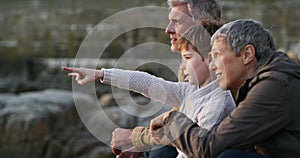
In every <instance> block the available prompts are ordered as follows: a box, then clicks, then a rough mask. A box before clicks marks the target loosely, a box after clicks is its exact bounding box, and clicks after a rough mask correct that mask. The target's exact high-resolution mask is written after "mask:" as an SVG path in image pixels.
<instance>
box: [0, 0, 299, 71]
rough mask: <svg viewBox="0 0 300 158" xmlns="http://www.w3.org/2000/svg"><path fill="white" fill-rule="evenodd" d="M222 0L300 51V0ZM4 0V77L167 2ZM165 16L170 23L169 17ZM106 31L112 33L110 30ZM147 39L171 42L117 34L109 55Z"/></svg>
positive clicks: (229, 16)
mask: <svg viewBox="0 0 300 158" xmlns="http://www.w3.org/2000/svg"><path fill="white" fill-rule="evenodd" d="M219 2H220V4H221V7H222V13H223V14H222V18H223V19H224V20H225V21H231V20H235V19H238V18H252V19H256V20H258V21H261V22H262V23H263V24H264V25H265V27H266V28H268V29H270V30H271V32H272V33H273V35H274V38H275V41H276V45H277V47H278V48H280V49H283V50H285V51H288V52H289V53H290V54H291V55H296V53H298V52H299V51H300V49H299V45H300V42H299V41H300V21H299V19H300V9H299V8H300V1H299V0H243V1H241V0H219ZM0 3H1V5H0V30H4V31H0V54H1V57H0V62H1V63H3V65H4V66H2V67H1V68H0V77H3V76H7V75H8V74H9V73H11V72H18V71H20V70H21V69H22V68H23V67H21V68H20V66H19V65H20V62H21V63H24V62H22V60H24V59H27V58H31V57H44V58H74V57H75V56H76V53H77V50H78V48H79V46H80V44H81V43H82V41H83V39H84V38H85V37H86V35H87V34H88V32H89V31H90V30H91V29H92V28H93V27H95V26H96V25H97V24H98V23H99V22H101V21H102V20H103V19H105V18H107V17H109V16H111V15H114V14H115V13H118V12H119V11H122V10H124V9H129V8H133V7H138V6H144V5H157V6H166V0H153V1H147V0H122V1H119V0H111V1H106V0H85V1H83V0H64V1H61V0H26V1H24V0H13V1H11V0H0ZM162 16H165V18H166V23H165V25H166V24H167V15H162ZM104 27H106V28H103V30H104V31H105V30H112V29H114V28H118V26H115V25H112V24H108V25H105V26H104ZM105 35H107V36H109V32H106V34H105ZM145 42H159V43H165V44H169V37H168V36H167V35H165V33H164V30H158V29H151V28H150V29H149V28H148V29H138V30H132V31H129V32H128V33H125V34H123V35H122V36H120V37H117V38H116V39H115V40H114V41H113V42H112V43H111V44H110V47H109V48H107V50H106V52H108V53H107V54H105V55H106V56H105V57H118V56H120V55H121V54H122V52H124V51H126V50H127V49H129V48H131V47H133V46H135V45H137V44H142V43H145ZM298 54H300V53H298ZM299 57H300V56H299ZM299 59H300V58H299ZM25 63H26V62H25Z"/></svg>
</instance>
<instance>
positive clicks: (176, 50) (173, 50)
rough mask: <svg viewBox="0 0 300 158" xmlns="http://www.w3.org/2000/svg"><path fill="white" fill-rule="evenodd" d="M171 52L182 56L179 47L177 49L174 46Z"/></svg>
mask: <svg viewBox="0 0 300 158" xmlns="http://www.w3.org/2000/svg"><path fill="white" fill-rule="evenodd" d="M171 52H173V53H178V54H180V52H179V51H178V49H177V46H176V47H175V46H173V45H172V46H171Z"/></svg>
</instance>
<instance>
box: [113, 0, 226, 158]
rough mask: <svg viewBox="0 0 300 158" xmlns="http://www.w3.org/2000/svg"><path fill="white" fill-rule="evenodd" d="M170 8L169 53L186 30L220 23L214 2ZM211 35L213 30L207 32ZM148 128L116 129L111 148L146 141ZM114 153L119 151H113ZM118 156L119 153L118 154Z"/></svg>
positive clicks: (165, 153) (182, 0) (171, 0)
mask: <svg viewBox="0 0 300 158" xmlns="http://www.w3.org/2000/svg"><path fill="white" fill-rule="evenodd" d="M168 5H169V8H170V12H169V24H168V26H167V28H166V30H165V31H166V33H167V34H168V35H169V36H170V39H171V51H172V52H178V50H177V40H178V39H179V38H180V37H181V34H182V33H184V32H185V31H186V30H187V29H188V28H190V27H191V26H193V25H195V24H196V23H197V22H201V21H207V20H209V21H220V17H221V10H220V7H219V5H218V4H217V2H216V1H215V0H168ZM208 31H209V32H210V33H211V34H212V33H213V32H214V31H215V30H208ZM149 137H150V135H149V128H135V129H133V130H132V129H122V128H117V129H116V130H115V131H114V132H113V137H112V147H116V148H119V147H120V146H128V144H132V142H140V141H143V139H148V138H149ZM114 150H115V151H119V150H117V149H114ZM118 154H119V153H118ZM134 155H139V154H138V153H130V152H122V153H120V155H119V157H134ZM176 155H177V151H176V149H175V148H172V147H168V146H166V147H162V148H159V149H156V150H153V151H152V152H151V154H150V156H149V157H150V158H151V157H152V158H154V157H165V158H168V157H170V158H172V157H176Z"/></svg>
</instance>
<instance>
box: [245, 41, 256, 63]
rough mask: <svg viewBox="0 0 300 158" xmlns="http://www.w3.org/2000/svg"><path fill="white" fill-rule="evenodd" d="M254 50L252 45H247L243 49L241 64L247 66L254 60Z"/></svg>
mask: <svg viewBox="0 0 300 158" xmlns="http://www.w3.org/2000/svg"><path fill="white" fill-rule="evenodd" d="M255 54H256V52H255V48H254V46H253V45H252V44H248V45H246V46H245V47H244V51H243V53H242V57H243V63H244V64H249V63H251V62H252V61H253V60H255V58H256V57H255Z"/></svg>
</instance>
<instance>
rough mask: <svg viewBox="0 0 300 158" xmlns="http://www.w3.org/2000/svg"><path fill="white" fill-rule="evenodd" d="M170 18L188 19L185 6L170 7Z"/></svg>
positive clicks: (187, 11) (188, 14)
mask: <svg viewBox="0 0 300 158" xmlns="http://www.w3.org/2000/svg"><path fill="white" fill-rule="evenodd" d="M169 17H170V18H186V17H190V13H189V10H188V9H187V7H186V5H180V6H176V7H172V8H171V11H170V13H169Z"/></svg>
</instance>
